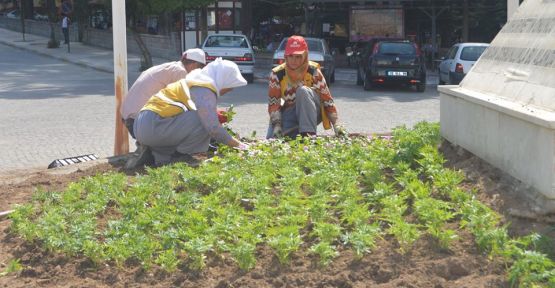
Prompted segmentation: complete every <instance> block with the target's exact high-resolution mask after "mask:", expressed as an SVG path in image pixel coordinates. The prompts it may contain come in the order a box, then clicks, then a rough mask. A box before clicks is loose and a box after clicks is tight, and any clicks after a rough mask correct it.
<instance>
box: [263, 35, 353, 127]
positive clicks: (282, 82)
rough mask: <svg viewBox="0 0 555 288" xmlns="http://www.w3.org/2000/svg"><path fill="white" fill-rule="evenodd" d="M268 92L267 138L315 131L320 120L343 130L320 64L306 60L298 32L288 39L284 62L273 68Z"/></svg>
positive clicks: (306, 51) (306, 50)
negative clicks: (268, 116) (268, 120)
mask: <svg viewBox="0 0 555 288" xmlns="http://www.w3.org/2000/svg"><path fill="white" fill-rule="evenodd" d="M268 96H269V101H268V113H270V127H269V129H268V135H267V138H277V137H282V136H288V137H292V138H294V137H296V136H297V135H298V134H300V135H301V136H310V135H316V127H317V126H318V124H319V123H320V122H323V124H324V128H325V129H330V128H331V125H333V128H334V130H335V134H336V135H343V134H345V130H344V129H343V128H342V127H341V126H340V125H339V122H338V118H337V109H336V107H335V104H334V102H333V98H332V96H331V94H330V90H329V89H328V85H327V84H326V80H325V79H324V76H323V74H322V72H321V71H320V66H319V65H318V63H316V62H312V61H308V46H307V44H306V41H305V39H304V38H303V37H301V36H291V37H289V39H287V44H286V46H285V63H283V64H281V65H279V66H277V67H275V68H274V69H272V72H271V74H270V79H269V91H268ZM330 124H331V125H330Z"/></svg>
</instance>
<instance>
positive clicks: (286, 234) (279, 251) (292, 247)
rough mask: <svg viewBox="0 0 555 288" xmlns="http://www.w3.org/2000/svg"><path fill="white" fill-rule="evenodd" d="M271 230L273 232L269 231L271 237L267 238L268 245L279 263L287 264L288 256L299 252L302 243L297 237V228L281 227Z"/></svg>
mask: <svg viewBox="0 0 555 288" xmlns="http://www.w3.org/2000/svg"><path fill="white" fill-rule="evenodd" d="M273 230H274V232H271V231H270V234H272V236H270V237H269V238H268V245H270V247H272V249H274V252H275V254H276V256H277V257H278V260H279V263H281V264H287V263H288V262H289V256H290V255H291V254H292V253H294V252H295V251H297V250H299V247H300V246H301V244H302V243H303V241H302V238H301V236H300V235H299V228H298V227H297V226H283V227H279V228H277V229H273Z"/></svg>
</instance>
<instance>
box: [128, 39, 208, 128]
mask: <svg viewBox="0 0 555 288" xmlns="http://www.w3.org/2000/svg"><path fill="white" fill-rule="evenodd" d="M204 65H206V55H205V54H204V51H202V50H201V49H198V48H193V49H189V50H187V51H185V52H183V55H182V56H181V61H173V62H167V63H164V64H160V65H157V66H153V67H151V68H149V69H147V70H145V71H143V73H141V75H140V76H139V78H137V80H136V81H135V83H134V84H133V86H131V89H129V92H128V93H127V96H126V97H125V99H124V100H123V104H122V105H121V116H122V118H123V120H124V122H125V126H126V127H127V130H129V134H131V136H132V137H133V138H135V133H134V132H133V122H134V121H135V118H136V117H137V114H138V113H139V111H140V110H141V109H142V108H143V106H144V105H145V104H146V101H148V99H150V97H151V96H152V95H154V94H156V93H158V91H160V90H162V89H163V88H165V87H166V85H168V84H170V83H173V82H175V81H178V80H181V79H183V78H185V76H187V74H188V73H189V72H191V71H193V70H194V69H197V68H202V67H204Z"/></svg>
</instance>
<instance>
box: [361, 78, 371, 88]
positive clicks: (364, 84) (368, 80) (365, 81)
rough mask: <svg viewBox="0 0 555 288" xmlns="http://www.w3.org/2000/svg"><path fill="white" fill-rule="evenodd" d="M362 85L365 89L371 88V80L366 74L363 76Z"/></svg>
mask: <svg viewBox="0 0 555 288" xmlns="http://www.w3.org/2000/svg"><path fill="white" fill-rule="evenodd" d="M362 87H363V88H364V90H366V91H369V90H372V81H371V80H370V79H368V75H366V76H365V77H364V83H362Z"/></svg>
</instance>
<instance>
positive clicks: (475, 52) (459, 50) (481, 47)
mask: <svg viewBox="0 0 555 288" xmlns="http://www.w3.org/2000/svg"><path fill="white" fill-rule="evenodd" d="M488 46H489V44H487V43H458V44H455V45H453V47H451V49H449V52H447V56H446V57H443V58H441V60H442V61H441V63H440V64H439V84H441V85H443V84H452V85H457V84H459V83H460V82H461V81H462V79H463V78H464V76H465V75H466V73H468V71H470V69H471V68H472V66H474V63H476V61H478V58H480V56H481V55H482V53H484V51H485V50H486V48H488Z"/></svg>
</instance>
